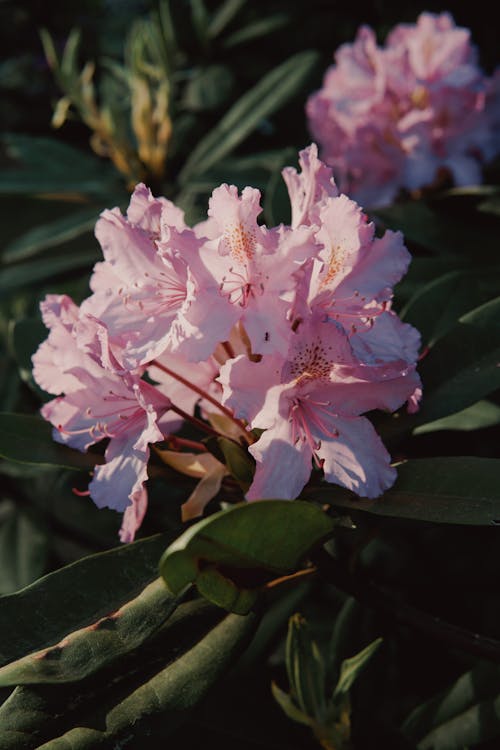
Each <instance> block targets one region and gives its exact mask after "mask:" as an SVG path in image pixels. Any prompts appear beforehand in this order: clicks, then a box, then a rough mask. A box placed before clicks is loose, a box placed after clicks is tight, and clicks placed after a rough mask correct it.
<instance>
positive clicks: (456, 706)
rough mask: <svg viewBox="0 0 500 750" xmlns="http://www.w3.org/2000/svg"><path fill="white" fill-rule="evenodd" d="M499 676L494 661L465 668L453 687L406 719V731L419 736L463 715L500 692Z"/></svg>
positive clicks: (413, 735)
mask: <svg viewBox="0 0 500 750" xmlns="http://www.w3.org/2000/svg"><path fill="white" fill-rule="evenodd" d="M499 680H500V669H499V668H498V666H497V665H494V664H480V665H478V666H477V667H475V668H474V669H472V670H470V671H469V672H465V674H463V675H461V676H460V677H459V678H458V680H457V681H456V682H455V683H454V684H453V685H452V686H451V687H450V688H448V689H447V690H444V691H443V692H441V693H439V695H437V696H435V697H434V698H432V699H431V700H429V701H427V702H426V703H424V704H422V705H421V706H418V707H417V708H415V709H414V710H413V711H412V713H411V714H410V716H408V718H407V719H406V721H405V722H404V724H403V726H402V730H403V732H404V733H405V734H406V735H407V736H408V737H411V738H412V739H414V740H419V739H421V738H422V737H425V736H426V735H427V734H428V733H429V732H431V730H433V729H435V728H436V727H441V726H446V724H447V722H449V721H451V720H452V719H454V718H456V717H460V716H462V717H463V716H464V715H465V713H466V712H467V710H468V709H470V708H472V707H473V706H477V704H478V703H480V702H482V701H485V700H487V699H488V698H491V697H492V696H496V695H497V694H498V685H499Z"/></svg>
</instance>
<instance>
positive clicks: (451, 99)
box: [306, 13, 500, 206]
mask: <svg viewBox="0 0 500 750" xmlns="http://www.w3.org/2000/svg"><path fill="white" fill-rule="evenodd" d="M495 80H497V79H495V77H494V78H493V79H488V78H486V77H485V75H484V74H483V73H482V71H481V69H480V67H479V66H478V64H477V54H476V50H475V48H474V47H473V46H472V44H471V42H470V33H469V31H468V30H467V29H464V28H460V27H457V26H455V24H454V21H453V19H452V17H451V16H450V15H449V14H448V13H442V14H440V15H433V14H431V13H422V14H421V15H420V16H419V18H418V20H417V23H416V24H414V25H410V24H400V25H398V26H396V27H395V28H394V29H393V30H392V32H391V33H390V34H389V35H388V37H387V39H386V42H385V45H384V47H379V46H378V45H377V42H376V39H375V34H374V32H373V31H372V29H370V28H369V27H367V26H363V27H361V28H360V29H359V31H358V33H357V36H356V40H355V42H354V43H353V44H344V45H342V46H341V47H340V48H339V50H338V51H337V52H336V54H335V65H333V66H331V67H330V68H329V69H328V70H327V72H326V74H325V78H324V81H323V87H322V89H321V90H320V91H318V92H316V93H315V94H313V95H312V96H311V97H310V98H309V100H308V102H307V107H306V109H307V115H308V119H309V127H310V130H311V133H312V134H313V137H314V138H315V139H316V140H317V141H318V143H319V144H320V145H321V148H322V154H321V156H322V158H323V159H324V160H325V161H326V162H327V163H328V164H329V165H331V166H332V167H333V170H334V174H335V178H336V180H337V182H338V184H339V186H340V188H341V189H342V190H343V191H345V192H347V193H349V195H351V196H352V197H353V198H355V199H356V200H358V201H360V202H361V203H362V204H363V205H366V206H382V205H386V204H388V203H390V202H391V201H392V200H393V199H394V197H395V196H396V195H397V193H398V191H399V190H400V189H401V188H406V189H407V190H410V191H411V190H416V189H420V188H422V187H426V186H429V185H431V184H433V183H434V182H435V181H436V180H438V179H440V177H441V175H443V174H447V175H449V176H451V177H452V179H453V180H454V182H455V183H456V184H457V185H467V184H477V183H479V182H481V171H480V166H481V163H482V162H483V161H486V160H488V159H490V158H492V157H493V156H494V155H495V154H496V153H497V152H498V151H499V150H500V141H499V136H498V129H497V128H496V127H495V119H497V118H495V115H494V112H493V110H494V109H495V108H498V82H497V84H496V85H495ZM495 89H496V91H497V93H495Z"/></svg>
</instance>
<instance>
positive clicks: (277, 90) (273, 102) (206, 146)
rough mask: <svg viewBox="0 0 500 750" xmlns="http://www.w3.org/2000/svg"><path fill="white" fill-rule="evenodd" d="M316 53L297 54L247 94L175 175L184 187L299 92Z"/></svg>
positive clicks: (202, 141) (205, 138)
mask: <svg viewBox="0 0 500 750" xmlns="http://www.w3.org/2000/svg"><path fill="white" fill-rule="evenodd" d="M317 57H318V56H317V53H316V52H312V51H306V52H299V53H298V54H296V55H293V57H290V58H289V59H288V60H286V61H285V62H284V63H282V64H281V65H279V66H278V67H277V68H275V69H274V70H272V71H271V72H270V73H268V74H267V75H266V76H264V78H262V80H261V81H259V83H257V85H256V86H254V87H253V88H252V89H250V91H247V92H246V93H245V94H244V95H243V96H242V97H241V98H240V99H239V100H238V101H237V102H236V104H234V105H233V106H232V107H231V109H230V110H229V111H228V112H226V114H225V115H224V116H223V117H222V118H221V120H220V121H219V122H218V124H217V125H216V126H215V128H213V130H211V131H210V132H209V133H208V135H206V136H205V137H204V138H202V140H201V141H200V142H199V143H198V145H197V146H196V148H195V149H194V150H193V151H192V153H191V155H190V156H189V158H188V160H187V161H186V164H185V165H184V168H183V169H182V171H181V173H180V174H179V181H180V183H181V184H185V183H186V182H187V181H188V180H190V179H191V178H192V177H193V176H194V175H201V174H203V173H204V172H206V170H207V169H209V168H210V167H211V166H212V165H214V164H215V163H216V162H218V161H219V160H220V159H222V158H223V157H224V156H227V155H228V154H229V153H230V152H231V151H233V149H235V148H236V146H238V145H239V144H240V143H241V142H242V141H244V140H245V138H246V137H247V136H248V135H250V133H251V132H252V131H253V130H254V129H255V128H256V127H257V125H258V124H259V122H261V121H262V120H263V119H264V118H265V117H269V116H270V115H272V114H273V113H274V112H276V111H277V110H278V109H279V108H280V107H281V106H283V104H285V102H286V101H288V99H290V98H291V97H292V96H293V95H294V94H295V93H296V92H297V91H299V90H300V88H301V86H302V85H303V83H304V82H305V81H306V79H307V77H308V76H309V74H310V73H311V71H312V69H313V67H314V65H315V64H316V61H317Z"/></svg>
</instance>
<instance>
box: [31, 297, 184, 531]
mask: <svg viewBox="0 0 500 750" xmlns="http://www.w3.org/2000/svg"><path fill="white" fill-rule="evenodd" d="M42 309H43V311H44V319H45V322H46V323H47V324H48V325H49V326H50V328H51V332H50V335H49V338H48V340H47V341H46V342H44V343H43V344H42V345H41V347H40V348H39V350H38V352H37V353H36V354H35V355H34V357H33V360H34V365H35V367H34V377H35V379H36V381H37V382H38V384H39V385H40V386H41V387H42V388H46V387H47V385H49V387H50V391H51V392H52V393H64V395H62V396H58V397H57V398H55V399H53V400H52V401H49V403H47V404H45V406H43V407H42V416H43V417H44V418H45V419H47V420H48V421H49V422H51V423H52V425H53V426H54V439H55V440H57V441H58V442H60V443H65V444H67V445H70V446H71V447H73V448H76V449H78V450H81V451H85V450H87V448H88V447H89V446H90V445H92V444H93V443H97V442H99V441H100V440H102V439H109V445H108V447H107V449H106V452H105V459H106V463H105V464H103V465H101V466H98V467H96V469H95V471H94V477H93V479H92V481H91V482H90V485H89V490H90V495H91V497H92V499H93V500H94V502H95V503H96V505H97V506H98V507H100V508H103V507H109V508H113V509H114V510H117V511H120V512H124V520H123V525H122V530H121V532H120V535H121V538H122V540H123V541H131V540H132V539H133V537H134V534H135V531H136V529H137V528H138V526H139V525H140V523H141V521H142V517H143V515H144V513H145V510H146V506H147V493H146V489H145V487H144V483H145V482H146V480H147V463H148V459H149V443H155V442H157V441H159V440H162V439H163V431H162V429H161V426H162V422H161V418H162V417H163V415H165V414H168V410H169V408H170V400H169V399H168V397H166V396H165V395H163V394H162V393H161V392H160V391H158V390H157V389H156V388H154V387H153V386H152V385H150V384H148V383H146V382H145V381H143V380H141V378H140V376H139V374H135V373H130V372H126V371H123V370H122V369H119V366H118V363H117V361H116V359H115V358H114V356H113V354H112V353H111V352H110V350H109V343H108V341H107V331H106V329H105V328H104V326H103V325H102V324H101V323H99V321H96V320H95V319H93V318H90V317H88V316H79V314H78V313H79V311H78V308H77V307H76V305H75V304H74V303H73V302H72V301H71V300H70V299H69V297H60V298H57V297H49V298H47V300H46V301H45V302H44V303H43V304H42ZM51 350H52V351H53V352H54V357H53V361H50V359H49V357H48V356H47V355H48V353H50V351H51ZM54 362H55V363H56V364H57V365H58V366H57V367H55V366H54ZM169 421H170V424H169V430H173V429H175V428H177V429H178V427H179V426H180V424H181V422H182V420H181V419H179V418H178V417H177V424H176V425H175V426H174V425H173V424H172V423H171V420H169Z"/></svg>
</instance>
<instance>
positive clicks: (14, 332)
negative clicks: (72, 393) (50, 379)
mask: <svg viewBox="0 0 500 750" xmlns="http://www.w3.org/2000/svg"><path fill="white" fill-rule="evenodd" d="M46 338H47V329H46V327H45V326H44V324H43V323H42V321H41V320H40V319H39V318H21V319H19V320H16V321H11V325H10V326H9V348H10V349H11V350H12V352H13V354H14V356H15V358H16V361H17V364H18V367H19V375H20V376H21V378H22V380H23V381H24V382H25V383H27V384H28V385H29V386H30V387H31V388H33V390H34V391H35V392H36V393H37V394H38V395H39V396H40V398H42V399H43V398H46V397H47V394H45V392H44V391H42V389H41V388H39V387H38V385H37V384H36V383H35V381H34V379H33V372H32V371H33V364H32V361H31V357H32V356H33V354H34V353H35V352H36V350H37V349H38V347H39V346H40V344H41V343H42V341H44V339H46Z"/></svg>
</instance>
